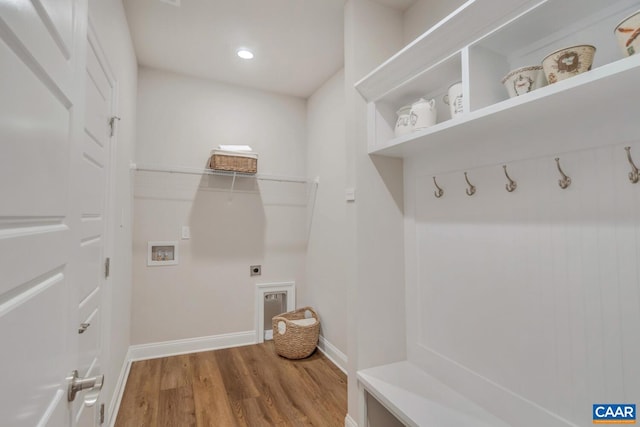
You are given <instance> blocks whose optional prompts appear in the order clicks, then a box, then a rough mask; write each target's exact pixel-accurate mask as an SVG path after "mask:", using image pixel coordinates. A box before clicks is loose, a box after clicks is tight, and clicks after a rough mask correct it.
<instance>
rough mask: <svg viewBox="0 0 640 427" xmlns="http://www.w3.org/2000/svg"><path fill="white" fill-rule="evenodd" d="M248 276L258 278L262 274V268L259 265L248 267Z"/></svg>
mask: <svg viewBox="0 0 640 427" xmlns="http://www.w3.org/2000/svg"><path fill="white" fill-rule="evenodd" d="M249 274H250V275H251V276H259V275H261V274H262V266H261V265H252V266H250V267H249Z"/></svg>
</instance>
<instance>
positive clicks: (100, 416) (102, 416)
mask: <svg viewBox="0 0 640 427" xmlns="http://www.w3.org/2000/svg"><path fill="white" fill-rule="evenodd" d="M98 421H99V422H100V424H104V403H101V404H100V415H99V419H98Z"/></svg>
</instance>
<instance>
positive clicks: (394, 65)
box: [355, 0, 546, 102]
mask: <svg viewBox="0 0 640 427" xmlns="http://www.w3.org/2000/svg"><path fill="white" fill-rule="evenodd" d="M545 1H546V0H545ZM545 1H542V2H541V1H540V0H535V1H534V0H468V1H467V2H465V3H464V4H463V5H462V6H460V7H459V8H458V9H456V10H455V11H453V12H452V13H451V14H449V15H448V16H447V17H445V18H444V19H443V20H441V21H440V22H438V23H437V24H436V25H434V26H433V27H431V28H430V29H429V30H428V31H427V32H425V33H424V34H422V35H421V36H420V37H418V38H417V39H415V40H414V41H413V42H411V43H409V44H408V45H407V46H406V47H404V48H403V49H402V50H400V51H399V52H398V53H396V54H395V55H393V56H392V57H391V58H389V59H388V60H387V61H385V62H384V63H382V64H381V65H380V66H379V67H377V68H376V69H375V70H373V71H372V72H370V73H369V74H368V75H366V76H365V77H364V78H362V79H361V80H360V81H358V82H357V83H356V84H355V87H356V89H357V90H358V92H360V94H361V95H362V96H364V97H365V99H366V100H367V101H369V102H375V101H377V100H378V99H380V98H382V97H383V96H384V95H386V94H387V93H389V92H390V91H393V90H394V89H395V88H397V87H398V86H400V85H402V84H403V83H405V82H407V81H409V80H411V78H413V77H415V76H417V75H418V74H420V73H421V72H422V71H423V70H425V69H427V68H428V67H429V66H431V65H433V64H436V63H438V62H439V61H442V60H444V59H445V58H447V57H449V56H450V55H451V53H452V52H456V51H458V50H460V49H462V48H463V47H465V46H466V45H468V44H470V43H472V42H474V41H475V40H477V39H478V38H480V37H482V36H484V35H485V34H487V33H489V32H490V31H491V30H492V29H494V28H496V27H498V26H499V25H501V24H502V23H505V22H508V21H509V20H511V19H513V18H515V17H517V16H519V15H521V14H522V13H524V12H526V11H527V10H530V9H531V8H533V7H535V6H537V5H538V4H540V3H544V2H545Z"/></svg>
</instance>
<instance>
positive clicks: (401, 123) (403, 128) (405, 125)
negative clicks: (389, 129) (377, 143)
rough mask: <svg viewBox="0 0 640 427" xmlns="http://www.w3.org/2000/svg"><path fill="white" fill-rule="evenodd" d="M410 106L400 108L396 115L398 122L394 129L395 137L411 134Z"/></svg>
mask: <svg viewBox="0 0 640 427" xmlns="http://www.w3.org/2000/svg"><path fill="white" fill-rule="evenodd" d="M410 113H411V106H410V105H405V106H404V107H402V108H400V109H399V110H398V112H397V113H396V114H397V115H398V120H397V121H396V127H395V129H394V134H395V136H396V137H398V136H401V135H406V134H408V133H410V132H411V130H412V129H413V126H411V117H410Z"/></svg>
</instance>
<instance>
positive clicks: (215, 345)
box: [129, 331, 256, 362]
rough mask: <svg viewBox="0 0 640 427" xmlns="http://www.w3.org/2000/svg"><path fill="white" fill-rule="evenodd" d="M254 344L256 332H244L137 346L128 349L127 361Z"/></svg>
mask: <svg viewBox="0 0 640 427" xmlns="http://www.w3.org/2000/svg"><path fill="white" fill-rule="evenodd" d="M255 343H256V332H255V331H246V332H236V333H232V334H221V335H212V336H208V337H198V338H188V339H184V340H175V341H165V342H157V343H150V344H139V345H132V346H131V347H129V360H130V361H132V362H133V361H136V360H146V359H156V358H158V357H167V356H177V355H179V354H187V353H197V352H200V351H209V350H218V349H222V348H229V347H240V346H243V345H251V344H255Z"/></svg>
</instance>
